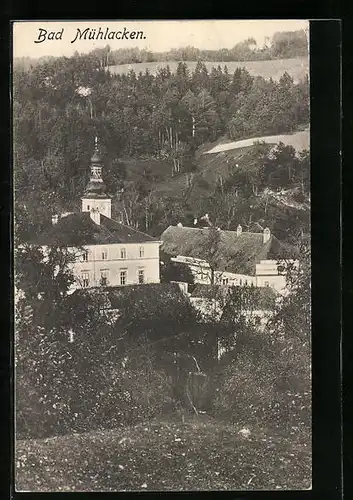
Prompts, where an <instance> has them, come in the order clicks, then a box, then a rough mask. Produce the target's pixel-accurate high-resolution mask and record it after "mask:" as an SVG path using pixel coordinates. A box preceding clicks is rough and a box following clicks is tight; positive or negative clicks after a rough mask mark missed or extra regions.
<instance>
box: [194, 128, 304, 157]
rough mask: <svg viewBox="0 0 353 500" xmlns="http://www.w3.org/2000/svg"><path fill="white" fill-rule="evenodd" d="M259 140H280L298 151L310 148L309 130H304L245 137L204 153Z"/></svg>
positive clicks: (218, 151)
mask: <svg viewBox="0 0 353 500" xmlns="http://www.w3.org/2000/svg"><path fill="white" fill-rule="evenodd" d="M257 141H261V142H262V141H263V142H266V143H268V144H278V143H279V142H283V143H284V144H285V145H286V146H293V147H294V148H295V149H296V150H297V151H301V150H303V149H309V130H303V131H300V132H296V133H295V134H283V135H268V136H263V137H252V138H251V139H243V140H241V141H235V142H228V143H226V144H219V145H218V146H215V147H214V148H212V149H210V150H209V151H205V152H204V153H203V154H212V153H221V152H223V151H230V150H232V149H240V148H245V147H249V146H252V145H253V144H254V143H255V142H257Z"/></svg>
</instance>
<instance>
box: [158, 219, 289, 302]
mask: <svg viewBox="0 0 353 500" xmlns="http://www.w3.org/2000/svg"><path fill="white" fill-rule="evenodd" d="M213 230H214V229H213ZM211 231H212V228H211V227H204V228H196V227H185V226H182V225H181V224H178V225H177V226H169V227H168V228H167V229H166V230H165V231H164V232H163V233H162V235H161V240H162V242H163V243H162V250H163V251H164V252H166V253H167V254H169V255H170V256H171V261H173V262H176V263H180V264H185V265H187V266H188V267H189V268H190V270H191V272H192V274H193V276H194V281H195V283H197V284H211V283H212V281H213V284H220V285H229V286H256V287H266V286H268V287H271V288H273V289H274V290H276V291H277V292H280V293H284V292H285V284H286V283H285V276H284V274H283V272H282V271H281V267H282V263H283V261H284V260H285V261H288V259H289V258H293V256H294V255H295V253H296V250H295V249H294V248H292V247H289V245H285V244H283V243H281V242H280V241H279V240H278V239H277V238H276V237H275V236H274V235H272V234H271V231H270V230H269V229H268V228H265V229H263V230H262V231H261V232H255V233H253V232H244V231H243V230H242V227H241V226H240V225H239V226H238V228H237V231H224V230H218V234H219V242H218V249H217V252H216V254H215V253H214V254H213V267H214V269H213V272H212V269H211V265H210V263H209V255H208V254H209V248H210V246H211V245H212V239H213V237H212V233H211ZM291 262H293V260H291Z"/></svg>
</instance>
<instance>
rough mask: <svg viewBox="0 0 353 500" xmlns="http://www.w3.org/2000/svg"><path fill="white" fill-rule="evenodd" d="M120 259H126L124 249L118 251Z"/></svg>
mask: <svg viewBox="0 0 353 500" xmlns="http://www.w3.org/2000/svg"><path fill="white" fill-rule="evenodd" d="M120 258H121V259H126V249H125V248H121V249H120Z"/></svg>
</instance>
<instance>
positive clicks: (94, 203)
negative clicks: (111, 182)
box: [82, 198, 112, 219]
mask: <svg viewBox="0 0 353 500" xmlns="http://www.w3.org/2000/svg"><path fill="white" fill-rule="evenodd" d="M92 208H93V209H96V210H97V209H98V210H99V212H100V213H101V214H103V215H105V216H106V217H109V219H111V218H112V201H111V199H110V198H103V199H99V198H83V199H82V212H90V211H91V209H92Z"/></svg>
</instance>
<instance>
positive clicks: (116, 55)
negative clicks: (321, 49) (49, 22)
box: [14, 30, 308, 69]
mask: <svg viewBox="0 0 353 500" xmlns="http://www.w3.org/2000/svg"><path fill="white" fill-rule="evenodd" d="M91 54H92V55H94V56H95V57H97V58H98V59H99V60H100V61H101V63H102V64H103V65H104V66H112V65H116V64H134V63H144V62H161V61H199V60H202V61H210V62H214V61H220V62H229V61H265V60H271V59H289V58H293V57H303V56H307V55H308V40H307V36H306V33H305V31H304V30H299V31H284V32H282V31H280V32H277V33H275V34H274V35H273V37H272V39H271V40H270V39H269V38H268V39H266V40H265V43H264V45H262V46H258V45H257V42H256V40H255V39H254V38H248V39H247V40H244V41H242V42H239V43H237V44H236V45H235V46H234V47H232V48H230V49H227V48H222V49H218V50H201V49H199V48H196V47H191V46H186V47H181V48H178V49H176V48H175V49H171V50H169V51H165V52H154V51H151V50H148V49H139V48H138V47H132V48H127V49H125V48H123V49H118V50H112V49H111V47H110V46H109V45H106V47H104V48H99V49H95V50H93V51H92V52H91ZM53 59H54V58H53V57H47V56H45V57H42V58H39V59H33V58H30V57H20V58H16V59H15V61H14V65H15V68H22V69H29V68H30V66H31V65H32V66H35V65H37V64H42V63H44V62H48V61H52V60H53Z"/></svg>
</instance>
